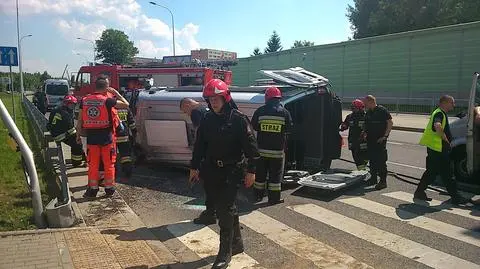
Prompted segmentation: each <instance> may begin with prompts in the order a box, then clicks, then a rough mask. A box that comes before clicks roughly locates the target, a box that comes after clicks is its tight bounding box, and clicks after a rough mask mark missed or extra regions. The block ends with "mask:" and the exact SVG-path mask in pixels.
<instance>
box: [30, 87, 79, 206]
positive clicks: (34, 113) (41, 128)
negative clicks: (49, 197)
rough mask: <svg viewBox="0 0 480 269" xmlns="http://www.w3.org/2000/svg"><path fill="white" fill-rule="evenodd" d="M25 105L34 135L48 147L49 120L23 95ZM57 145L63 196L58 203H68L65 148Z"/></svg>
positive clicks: (42, 144)
mask: <svg viewBox="0 0 480 269" xmlns="http://www.w3.org/2000/svg"><path fill="white" fill-rule="evenodd" d="M22 103H23V105H24V107H25V108H26V109H25V110H26V111H27V116H28V118H29V119H30V122H31V123H32V126H33V129H34V135H35V138H36V140H37V142H38V143H39V145H40V146H41V147H42V149H44V148H47V147H48V142H49V140H48V139H47V137H46V136H45V135H46V134H48V133H47V123H48V120H47V118H46V117H45V115H44V114H42V112H40V110H38V109H37V107H36V106H35V105H34V104H33V103H32V102H30V100H28V98H27V97H26V96H23V102H22ZM56 146H57V156H58V161H59V163H58V165H59V170H60V175H59V176H60V188H61V196H62V197H57V199H58V201H59V203H58V205H62V204H66V203H68V202H69V201H70V193H69V191H68V177H67V172H66V171H67V168H66V165H65V159H64V158H63V150H62V144H61V143H56Z"/></svg>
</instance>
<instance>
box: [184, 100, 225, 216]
mask: <svg viewBox="0 0 480 269" xmlns="http://www.w3.org/2000/svg"><path fill="white" fill-rule="evenodd" d="M180 110H181V111H182V112H183V113H185V114H187V115H188V116H189V117H190V119H191V121H192V125H193V129H189V130H190V131H191V133H192V134H191V135H190V137H192V138H193V139H192V143H195V139H196V137H197V135H196V133H197V130H198V127H200V124H201V123H202V121H203V119H204V118H205V115H206V114H207V112H208V107H206V106H205V105H202V104H200V103H199V102H197V101H195V100H193V99H191V98H188V97H186V98H183V99H182V100H180ZM209 186H210V185H209V184H203V188H204V189H205V188H206V187H209ZM209 193H211V191H207V190H205V207H206V209H205V210H204V211H203V212H202V213H201V214H200V216H198V217H197V218H195V219H194V220H193V223H195V224H204V225H210V224H215V223H217V216H216V214H215V204H213V200H212V199H210V198H209V197H208V194H209Z"/></svg>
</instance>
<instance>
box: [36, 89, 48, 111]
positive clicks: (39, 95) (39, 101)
mask: <svg viewBox="0 0 480 269" xmlns="http://www.w3.org/2000/svg"><path fill="white" fill-rule="evenodd" d="M33 103H34V104H35V105H36V106H37V108H38V110H39V111H40V112H42V114H43V115H45V113H46V112H47V96H46V95H45V93H44V92H43V91H42V90H38V91H37V92H35V94H34V96H33Z"/></svg>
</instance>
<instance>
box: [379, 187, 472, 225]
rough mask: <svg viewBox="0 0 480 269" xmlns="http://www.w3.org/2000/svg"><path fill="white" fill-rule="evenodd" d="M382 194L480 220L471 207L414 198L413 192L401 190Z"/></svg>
mask: <svg viewBox="0 0 480 269" xmlns="http://www.w3.org/2000/svg"><path fill="white" fill-rule="evenodd" d="M382 195H383V196H386V197H390V198H393V199H397V200H400V201H404V202H409V203H415V204H416V205H420V206H425V207H428V208H432V209H435V210H438V211H441V212H446V213H450V214H454V215H457V216H462V217H465V218H469V219H473V220H476V221H480V211H479V210H474V209H473V210H472V209H471V208H469V209H463V208H457V207H453V205H452V204H448V203H445V202H442V201H438V200H432V201H430V202H426V201H419V200H414V199H413V194H411V193H407V192H403V191H396V192H389V193H384V194H382Z"/></svg>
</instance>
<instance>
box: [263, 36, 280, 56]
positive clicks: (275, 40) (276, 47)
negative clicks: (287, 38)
mask: <svg viewBox="0 0 480 269" xmlns="http://www.w3.org/2000/svg"><path fill="white" fill-rule="evenodd" d="M282 49H283V48H282V43H281V42H280V36H279V35H278V34H277V32H276V31H273V34H272V35H271V36H270V39H269V40H268V42H267V47H266V48H265V53H272V52H277V51H281V50H282Z"/></svg>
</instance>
